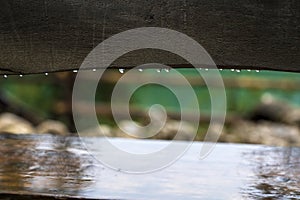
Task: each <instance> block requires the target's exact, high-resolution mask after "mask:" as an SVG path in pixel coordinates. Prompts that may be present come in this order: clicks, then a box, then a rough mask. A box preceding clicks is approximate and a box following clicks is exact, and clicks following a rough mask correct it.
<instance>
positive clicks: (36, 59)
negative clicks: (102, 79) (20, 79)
mask: <svg viewBox="0 0 300 200" xmlns="http://www.w3.org/2000/svg"><path fill="white" fill-rule="evenodd" d="M299 18H300V3H299V1H298V0H285V1H274V0H273V1H258V0H226V1H220V0H200V1H199V0H184V1H183V0H162V1H156V0H150V1H146V2H145V1H140V0H135V1H130V2H128V1H122V0H113V1H112V0H104V1H97V0H88V1H80V0H73V1H70V0H59V1H58V0H53V1H39V0H31V1H28V0H1V2H0V23H1V26H0V46H1V48H0V69H1V73H6V74H9V73H13V74H20V73H22V74H29V73H41V72H51V71H63V70H72V69H77V68H78V67H79V66H80V64H81V63H82V61H83V60H84V58H85V57H86V56H87V54H88V53H89V52H90V51H91V50H92V49H93V48H94V47H95V46H96V45H97V44H99V43H100V42H102V41H103V40H104V39H106V38H108V37H110V36H112V35H114V34H116V33H120V32H122V31H126V30H129V29H133V28H139V27H164V28H170V29H173V30H176V31H180V32H183V33H185V34H187V35H188V36H190V37H191V38H193V39H195V40H196V41H197V42H199V43H200V44H201V45H202V46H203V47H204V48H205V49H206V50H207V52H208V53H209V54H210V55H211V57H212V58H213V60H214V61H215V62H216V64H217V65H218V66H219V67H222V68H237V69H244V68H252V69H256V68H258V69H270V70H282V71H297V72H299V71H300V67H299V66H300V49H299V48H300V42H299V41H300V39H299V35H300V34H299V33H300V30H299V29H300V26H299ZM148 62H156V63H165V64H169V65H172V66H173V67H191V66H190V65H189V64H188V63H187V62H186V61H185V60H183V59H181V58H179V57H178V56H175V55H173V54H170V53H167V52H162V51H153V50H145V51H137V52H133V53H129V54H126V55H124V56H122V57H121V58H120V59H118V60H117V61H116V62H115V63H114V66H116V67H120V66H121V67H133V66H137V65H140V64H144V63H148ZM199 64H201V63H199ZM99 67H101V66H99Z"/></svg>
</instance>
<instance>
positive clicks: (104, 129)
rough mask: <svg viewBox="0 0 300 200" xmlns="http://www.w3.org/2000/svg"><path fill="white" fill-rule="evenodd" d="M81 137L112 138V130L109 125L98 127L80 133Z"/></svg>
mask: <svg viewBox="0 0 300 200" xmlns="http://www.w3.org/2000/svg"><path fill="white" fill-rule="evenodd" d="M80 136H83V137H99V136H106V137H112V136H113V135H112V131H111V128H110V127H109V126H107V125H99V126H98V127H94V128H90V129H87V130H84V131H81V132H80Z"/></svg>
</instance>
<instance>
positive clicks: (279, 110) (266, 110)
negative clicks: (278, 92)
mask: <svg viewBox="0 0 300 200" xmlns="http://www.w3.org/2000/svg"><path fill="white" fill-rule="evenodd" d="M249 119H250V120H253V121H260V120H267V121H272V122H279V123H285V124H291V125H298V126H300V109H299V108H297V107H295V106H293V105H290V104H289V103H288V102H285V101H282V100H278V99H276V98H275V97H273V96H272V95H270V94H268V93H267V94H264V95H263V96H262V98H261V103H260V104H259V105H258V106H256V107H255V108H254V109H253V111H252V112H251V113H250V114H249Z"/></svg>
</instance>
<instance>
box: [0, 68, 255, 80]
mask: <svg viewBox="0 0 300 200" xmlns="http://www.w3.org/2000/svg"><path fill="white" fill-rule="evenodd" d="M118 70H119V72H120V73H121V74H124V73H125V71H126V70H125V69H124V68H119V69H118ZM199 70H204V71H209V70H210V69H208V68H199ZM223 70H225V69H219V71H223ZM226 70H229V69H226ZM92 71H93V72H96V71H97V69H92ZM138 71H139V72H143V71H144V69H141V68H140V69H138ZM156 71H157V72H158V73H160V72H162V71H164V72H170V71H171V69H170V68H165V69H156ZM230 71H231V72H238V73H239V72H242V70H240V69H230ZM243 71H247V72H252V71H255V72H260V70H251V69H247V70H243ZM77 72H78V70H73V73H77ZM44 74H45V76H48V75H49V73H48V72H46V73H44ZM23 76H24V75H23V74H19V77H20V78H22V77H23ZM3 77H4V78H8V75H7V74H4V75H3Z"/></svg>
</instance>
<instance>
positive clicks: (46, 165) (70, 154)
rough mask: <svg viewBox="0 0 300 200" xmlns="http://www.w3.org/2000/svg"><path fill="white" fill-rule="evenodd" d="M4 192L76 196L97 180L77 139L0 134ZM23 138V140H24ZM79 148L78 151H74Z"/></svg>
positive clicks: (89, 158)
mask: <svg viewBox="0 0 300 200" xmlns="http://www.w3.org/2000/svg"><path fill="white" fill-rule="evenodd" d="M3 137H5V142H3V140H1V144H0V181H1V191H6V190H8V191H32V192H43V193H51V194H65V193H66V194H69V193H72V194H73V195H76V193H77V191H80V189H82V188H84V187H88V186H89V185H90V183H91V181H92V177H94V172H93V171H92V170H90V165H92V163H93V160H92V159H91V157H90V156H89V155H88V154H86V152H85V151H84V150H82V152H80V149H81V147H80V146H81V145H80V143H79V141H78V140H77V139H74V138H73V139H72V138H64V137H53V136H47V135H44V136H41V137H34V136H24V137H23V136H18V138H19V139H18V140H16V139H15V138H16V136H14V135H5V136H3V135H0V139H3ZM22 137H23V138H22ZM74 149H76V152H74Z"/></svg>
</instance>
